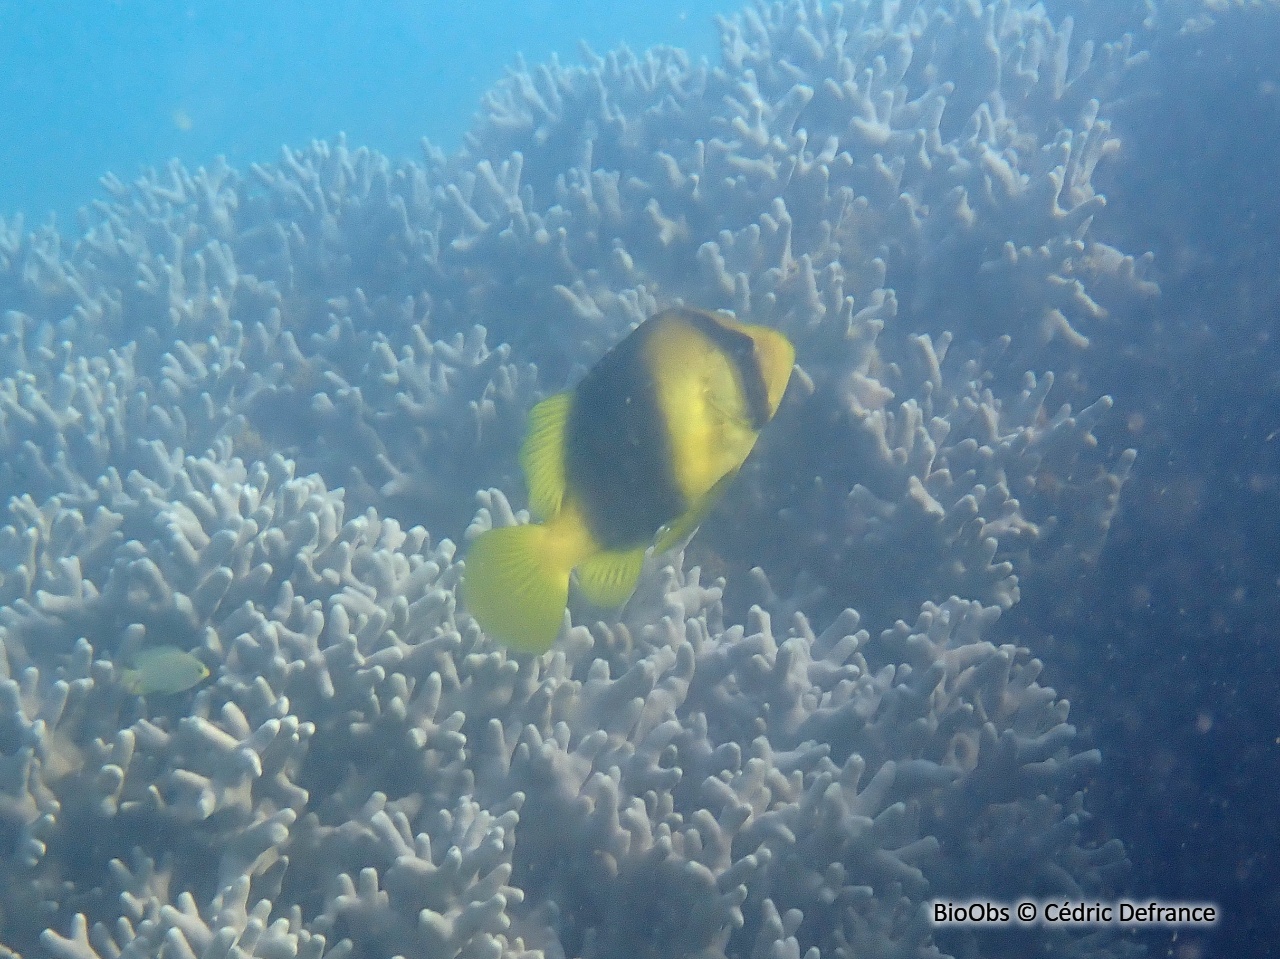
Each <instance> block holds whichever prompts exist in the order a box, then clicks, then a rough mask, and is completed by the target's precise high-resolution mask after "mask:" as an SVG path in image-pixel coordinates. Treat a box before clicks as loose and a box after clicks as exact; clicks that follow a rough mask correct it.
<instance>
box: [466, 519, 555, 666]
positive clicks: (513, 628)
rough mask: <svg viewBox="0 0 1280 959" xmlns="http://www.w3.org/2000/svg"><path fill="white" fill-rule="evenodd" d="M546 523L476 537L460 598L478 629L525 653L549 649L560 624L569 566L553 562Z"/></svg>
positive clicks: (552, 551)
mask: <svg viewBox="0 0 1280 959" xmlns="http://www.w3.org/2000/svg"><path fill="white" fill-rule="evenodd" d="M554 553H555V550H554V548H553V543H552V540H551V535H550V533H549V531H548V529H547V527H545V526H532V525H531V526H508V527H506V528H503V529H491V530H489V531H488V532H487V533H483V534H481V535H480V536H478V537H476V540H475V542H473V543H472V544H471V549H470V551H469V552H468V553H467V559H466V571H465V574H464V578H463V581H462V599H463V602H464V603H465V604H466V607H467V609H468V611H469V612H470V613H471V615H472V616H474V617H475V620H476V622H477V623H479V624H480V628H481V629H483V630H484V631H485V632H486V633H488V634H489V635H491V636H493V637H495V638H497V639H500V640H501V641H502V642H504V643H506V644H507V645H509V646H512V647H514V648H515V649H518V650H520V651H522V652H526V653H542V652H546V650H548V649H550V648H551V644H552V643H554V642H555V641H556V637H557V636H558V635H559V634H560V627H561V625H563V623H564V610H565V605H566V604H567V603H568V601H569V570H568V569H561V568H558V567H557V564H556V563H555V561H554Z"/></svg>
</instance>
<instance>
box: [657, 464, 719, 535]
mask: <svg viewBox="0 0 1280 959" xmlns="http://www.w3.org/2000/svg"><path fill="white" fill-rule="evenodd" d="M737 475H738V471H737V470H736V469H735V470H729V472H727V473H725V474H724V476H722V477H720V479H718V480H716V483H715V485H714V486H712V487H711V489H709V490H707V492H706V493H705V494H703V496H702V498H701V499H700V500H698V501H697V502H696V503H694V504H693V505H692V506H691V507H689V509H687V510H685V511H684V512H683V513H681V514H680V515H679V516H677V517H676V518H675V519H673V520H672V521H671V522H670V523H668V524H667V525H666V526H664V527H662V529H660V530H659V531H658V538H657V541H656V542H654V544H653V551H654V552H655V553H665V552H666V551H667V550H669V549H673V548H675V547H676V546H679V545H680V543H681V542H682V541H684V540H686V539H688V538H689V537H690V536H692V535H693V534H694V533H695V532H696V531H697V529H698V527H699V526H701V525H702V524H703V522H705V521H706V518H707V516H709V515H710V514H711V510H712V509H714V508H715V505H716V503H717V502H719V500H720V497H721V495H722V494H723V493H724V491H725V490H726V489H727V488H728V486H729V484H730V483H732V482H733V478H734V477H735V476H737Z"/></svg>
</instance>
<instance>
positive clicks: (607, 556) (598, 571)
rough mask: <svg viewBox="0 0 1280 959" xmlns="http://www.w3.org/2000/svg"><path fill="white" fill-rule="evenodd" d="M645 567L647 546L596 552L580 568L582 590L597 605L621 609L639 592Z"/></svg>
mask: <svg viewBox="0 0 1280 959" xmlns="http://www.w3.org/2000/svg"><path fill="white" fill-rule="evenodd" d="M643 565H644V547H640V548H639V549H633V550H627V551H625V552H623V551H606V552H602V553H596V554H595V555H594V556H592V557H590V558H589V559H587V560H585V561H584V562H583V563H581V564H580V565H579V566H578V587H579V588H580V589H581V590H582V593H583V595H584V596H586V598H587V599H589V600H590V601H591V602H593V603H595V604H596V605H597V606H608V607H611V608H613V607H618V606H621V605H622V604H623V603H625V602H626V601H627V600H629V599H630V598H631V594H632V593H634V592H635V591H636V581H637V580H638V579H639V578H640V568H641V567H642V566H643Z"/></svg>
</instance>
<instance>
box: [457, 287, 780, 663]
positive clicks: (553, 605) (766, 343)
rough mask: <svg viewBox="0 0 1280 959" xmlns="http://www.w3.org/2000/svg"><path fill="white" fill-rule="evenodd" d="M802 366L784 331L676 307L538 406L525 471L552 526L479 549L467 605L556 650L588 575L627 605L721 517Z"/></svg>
mask: <svg viewBox="0 0 1280 959" xmlns="http://www.w3.org/2000/svg"><path fill="white" fill-rule="evenodd" d="M794 363H795V349H794V348H793V347H792V345H791V343H790V342H789V341H788V340H787V338H786V337H785V336H783V335H782V334H781V333H779V332H778V331H777V330H772V329H769V328H767V327H763V326H753V325H750V324H747V323H740V322H738V321H737V320H735V319H734V318H733V317H731V316H729V315H728V314H725V313H709V312H707V311H705V310H697V309H691V308H688V307H683V308H679V309H670V310H664V311H662V312H661V313H658V314H657V315H655V316H651V317H650V318H649V319H647V320H645V321H644V322H643V323H641V324H640V325H639V326H638V327H636V328H635V330H633V331H632V332H631V334H630V335H629V336H627V337H626V338H625V339H623V340H622V342H620V343H619V344H618V345H617V346H615V347H614V348H613V349H612V350H610V351H609V352H608V353H607V354H605V356H604V357H603V358H602V359H601V360H600V362H598V363H597V364H596V365H595V366H594V367H592V368H591V370H590V371H589V372H588V373H587V375H586V376H585V377H584V378H583V380H582V382H580V383H579V384H578V385H577V386H576V387H575V388H574V389H573V390H571V391H570V392H568V393H559V394H557V395H555V396H552V397H550V398H548V399H545V400H543V401H542V402H541V403H539V404H538V405H537V406H535V407H534V408H533V411H532V412H531V413H530V414H529V430H528V435H527V437H526V439H525V442H524V447H523V448H522V449H521V452H520V464H521V466H522V467H523V468H524V472H525V477H526V479H527V480H528V483H529V506H530V510H531V511H532V512H533V514H534V516H535V517H536V518H537V519H539V520H541V521H542V522H541V523H537V524H529V525H526V526H512V527H508V528H506V529H493V530H489V531H488V532H486V533H484V534H482V535H481V536H479V537H477V538H476V540H475V542H473V543H472V544H471V550H470V552H469V553H468V555H467V561H466V579H465V581H464V583H463V598H464V601H465V603H466V605H467V607H468V608H469V609H470V611H471V614H472V615H473V616H474V617H475V618H476V621H477V622H479V624H480V626H481V627H482V628H483V629H484V630H485V631H486V632H487V633H489V634H490V635H493V636H496V637H497V638H499V639H501V640H503V641H505V642H507V643H509V644H511V645H513V646H515V647H517V648H519V649H521V650H524V651H526V652H533V653H538V652H542V651H543V650H545V649H547V648H548V647H550V646H551V644H552V643H553V642H555V639H556V635H557V634H558V633H559V631H560V625H561V622H562V621H563V619H564V610H565V605H566V603H567V602H568V598H569V579H570V573H571V572H572V571H574V570H577V573H578V588H579V591H580V592H581V593H582V594H583V595H584V596H586V598H587V599H589V600H590V601H591V602H593V603H595V604H596V605H598V606H621V605H622V604H623V603H625V602H626V601H627V599H629V598H630V596H631V593H632V592H633V591H634V589H635V586H636V580H637V579H638V577H639V576H640V567H641V565H642V563H643V562H644V555H645V550H646V549H647V548H648V547H649V546H650V545H653V546H654V548H655V549H656V550H657V551H658V552H661V551H663V550H666V549H669V548H671V547H672V546H674V545H676V544H677V543H679V542H680V541H681V540H682V539H684V538H685V537H687V536H689V535H690V534H692V533H693V531H694V530H695V529H696V528H697V527H698V525H699V524H700V523H701V522H702V521H703V520H704V519H705V518H706V517H707V514H708V513H709V512H710V511H711V507H712V506H713V505H714V504H715V502H716V500H717V499H718V498H719V496H720V494H721V493H722V492H723V491H724V489H725V487H726V486H727V485H728V484H729V482H731V480H732V478H733V477H734V475H736V474H737V472H738V469H739V467H741V466H742V463H743V461H744V460H745V459H746V458H747V454H748V453H750V452H751V448H752V446H754V445H755V442H756V437H757V436H759V434H760V430H761V429H763V428H764V426H765V424H767V423H768V422H769V421H770V420H771V419H772V418H773V415H774V414H775V413H776V412H777V411H778V405H779V404H780V403H781V402H782V394H783V393H784V392H785V391H786V388H787V381H788V380H789V379H790V377H791V369H792V366H793V364H794Z"/></svg>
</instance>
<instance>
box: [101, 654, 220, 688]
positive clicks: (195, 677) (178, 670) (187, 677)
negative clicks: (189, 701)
mask: <svg viewBox="0 0 1280 959" xmlns="http://www.w3.org/2000/svg"><path fill="white" fill-rule="evenodd" d="M208 677H209V667H208V666H206V665H205V664H204V663H202V662H200V660H199V659H197V658H196V657H195V656H193V655H191V653H189V652H187V651H186V650H184V649H179V648H178V647H177V646H153V647H151V648H150V649H144V650H141V651H140V652H139V653H138V655H137V656H135V657H134V660H133V667H132V668H131V669H126V670H123V671H122V672H121V673H120V685H121V686H123V687H124V688H125V689H126V690H127V691H128V692H130V693H132V694H133V695H134V696H149V695H151V694H152V693H162V694H163V693H181V692H185V691H186V690H188V689H190V688H191V687H192V686H194V685H196V684H197V683H201V682H204V680H205V679H207V678H208Z"/></svg>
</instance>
